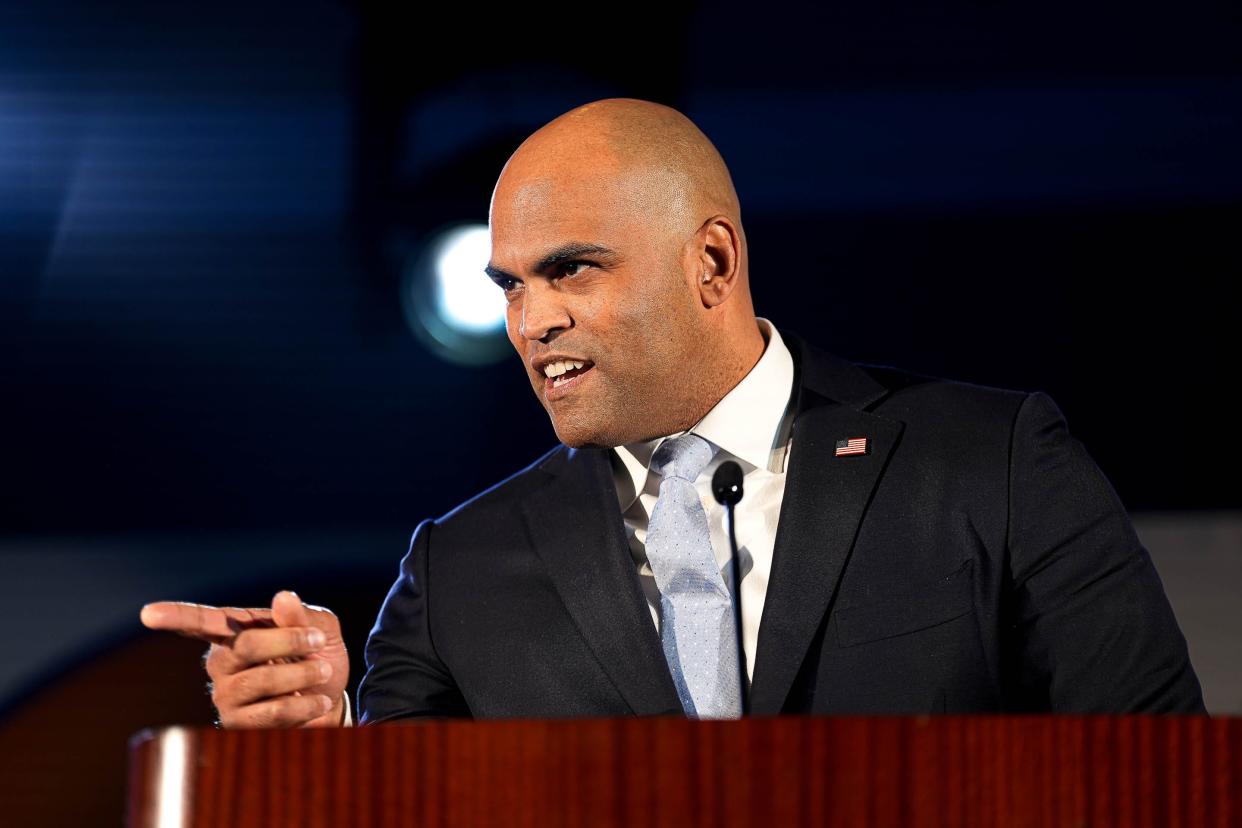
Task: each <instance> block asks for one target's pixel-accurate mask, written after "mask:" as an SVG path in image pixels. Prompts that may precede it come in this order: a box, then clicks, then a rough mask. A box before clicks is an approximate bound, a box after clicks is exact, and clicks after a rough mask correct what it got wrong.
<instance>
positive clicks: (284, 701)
mask: <svg viewBox="0 0 1242 828" xmlns="http://www.w3.org/2000/svg"><path fill="white" fill-rule="evenodd" d="M302 707H303V704H302V697H300V696H282V697H280V698H279V699H276V701H275V702H273V704H272V722H273V724H281V725H290V724H297V723H299V722H301V721H302V719H303V716H302Z"/></svg>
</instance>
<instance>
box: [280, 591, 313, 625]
mask: <svg viewBox="0 0 1242 828" xmlns="http://www.w3.org/2000/svg"><path fill="white" fill-rule="evenodd" d="M272 620H273V621H275V622H276V626H278V627H309V626H310V625H311V620H310V613H308V612H307V611H306V606H305V605H304V604H303V603H302V599H301V598H299V597H298V594H297V593H296V592H292V591H291V590H287V589H286V590H282V591H280V592H278V593H276V597H274V598H273V599H272Z"/></svg>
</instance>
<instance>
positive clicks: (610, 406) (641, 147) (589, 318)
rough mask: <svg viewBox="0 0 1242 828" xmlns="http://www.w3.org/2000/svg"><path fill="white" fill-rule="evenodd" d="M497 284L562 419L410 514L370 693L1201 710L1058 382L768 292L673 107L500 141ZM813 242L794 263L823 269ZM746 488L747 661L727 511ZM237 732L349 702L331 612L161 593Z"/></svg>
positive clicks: (590, 115)
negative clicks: (475, 482) (972, 376)
mask: <svg viewBox="0 0 1242 828" xmlns="http://www.w3.org/2000/svg"><path fill="white" fill-rule="evenodd" d="M490 227H491V233H492V251H491V252H492V255H491V263H490V264H489V266H488V268H487V270H488V274H489V275H490V276H491V278H492V279H493V280H494V281H495V282H496V283H497V284H498V285H499V287H500V288H501V289H503V290H504V291H505V295H506V297H507V299H508V317H507V330H508V335H509V339H510V341H511V342H512V344H513V346H514V348H515V349H516V351H517V352H518V354H519V356H520V357H521V358H522V362H523V364H524V366H525V369H526V372H527V374H528V376H529V378H530V380H531V384H532V387H533V388H534V391H535V395H536V397H537V398H538V399H539V400H540V402H541V403H542V404H543V406H544V407H545V409H546V410H547V412H548V415H549V417H550V418H551V420H552V424H553V426H554V428H555V430H556V434H557V436H558V438H559V439H560V441H561V445H558V446H557V447H556V448H555V449H553V450H552V451H550V452H548V453H547V454H545V455H544V456H543V457H541V458H540V459H539V460H537V461H536V462H535V463H534V464H532V465H531V466H529V467H528V468H526V469H524V470H523V471H521V472H519V473H517V474H516V475H514V476H513V477H510V478H509V479H507V480H505V481H503V482H502V483H500V484H498V485H497V486H495V487H493V488H491V489H489V490H488V491H486V492H483V493H482V494H480V495H478V496H477V497H475V498H473V499H472V500H470V501H468V502H466V503H464V504H462V505H461V506H460V507H458V508H457V509H455V510H453V511H452V512H450V513H449V514H447V515H445V516H444V517H442V518H439V519H438V520H434V521H433V520H428V521H424V522H423V523H422V524H420V525H419V526H418V528H417V530H416V531H415V532H414V535H413V538H412V540H411V544H410V549H409V553H408V554H407V555H406V557H405V558H404V559H403V560H402V562H401V574H400V577H399V578H398V580H397V582H396V583H395V584H394V585H393V588H392V590H391V592H390V593H389V596H388V598H387V600H386V601H385V603H384V606H383V608H382V609H381V611H380V614H379V618H378V620H377V622H376V625H375V627H374V629H373V630H372V632H371V636H370V638H369V640H368V643H367V649H366V656H367V664H368V672H367V674H366V676H365V677H364V678H363V681H362V683H361V686H360V688H359V693H358V701H359V707H360V718H361V721H363V722H375V721H382V720H392V719H399V718H411V717H419V716H458V715H460V716H467V715H473V716H476V717H498V716H588V715H629V714H689V715H695V716H702V717H708V716H723V717H732V716H736V715H738V714H739V713H740V712H741V710H742V708H743V705H744V704H745V705H748V708H749V710H750V711H751V712H753V713H756V714H775V713H781V712H814V713H929V712H965V711H998V712H999V711H1064V712H1091V711H1099V712H1118V713H1121V712H1139V711H1162V712H1167V711H1186V712H1202V711H1203V701H1202V695H1201V692H1200V687H1199V683H1198V680H1197V678H1196V676H1195V674H1194V671H1193V669H1192V667H1191V665H1190V661H1189V657H1188V654H1187V649H1186V643H1185V640H1184V638H1183V637H1182V634H1181V632H1180V630H1179V629H1178V626H1177V623H1176V621H1175V619H1174V617H1173V614H1172V611H1171V609H1170V607H1169V604H1168V601H1167V600H1166V598H1165V595H1164V592H1163V588H1162V586H1161V583H1160V579H1159V577H1158V576H1157V574H1156V571H1155V569H1154V568H1153V566H1152V563H1151V560H1150V558H1149V556H1148V554H1147V552H1146V550H1145V549H1144V548H1143V547H1142V545H1141V544H1140V543H1139V540H1138V538H1137V536H1136V535H1135V533H1134V530H1133V528H1132V526H1131V524H1130V521H1129V519H1128V518H1127V516H1126V514H1125V511H1124V509H1123V508H1122V505H1121V503H1120V502H1119V500H1118V498H1117V496H1116V494H1115V492H1114V491H1113V489H1112V488H1111V486H1110V485H1109V483H1108V481H1107V480H1106V479H1105V478H1104V476H1103V475H1102V474H1101V472H1100V471H1099V469H1098V468H1097V467H1096V465H1095V464H1094V462H1093V461H1092V460H1091V459H1090V457H1089V456H1088V454H1087V453H1086V451H1085V450H1084V448H1083V447H1082V445H1081V444H1080V443H1079V442H1078V441H1076V440H1075V439H1074V438H1072V437H1071V436H1070V435H1069V433H1068V430H1067V426H1066V422H1065V420H1064V418H1063V417H1062V415H1061V412H1060V411H1059V409H1058V408H1057V406H1056V405H1055V403H1053V401H1052V400H1051V399H1050V398H1049V397H1048V396H1047V395H1045V394H1043V393H1040V392H1034V393H1029V394H1028V393H1024V392H1020V391H1011V390H1005V389H999V388H988V387H983V386H977V385H971V384H968V383H960V382H950V381H946V380H942V379H937V378H932V377H922V376H917V375H913V374H910V373H907V372H902V371H899V370H896V369H894V368H890V367H884V366H874V365H858V364H854V363H851V362H848V361H846V360H844V359H842V358H840V357H837V356H835V355H832V354H829V353H826V352H823V351H821V350H818V349H816V348H814V347H812V346H811V345H809V344H807V343H805V342H803V341H802V340H800V339H798V338H797V337H794V336H792V335H786V334H782V332H780V331H778V330H777V329H776V327H775V326H773V325H772V324H771V323H770V322H768V321H767V320H764V319H760V318H758V317H756V316H755V312H754V308H753V305H752V302H751V297H750V285H749V265H748V258H747V246H746V237H745V234H744V233H743V230H742V222H741V213H740V208H739V204H738V199H737V195H736V193H735V192H734V188H733V185H732V181H731V179H730V176H729V173H728V170H727V168H726V167H725V165H724V162H723V160H722V159H721V158H720V156H719V154H718V153H717V152H716V150H715V148H714V147H713V146H712V144H711V142H710V141H709V140H708V139H707V138H706V136H704V135H703V134H702V133H701V132H700V131H699V130H698V129H697V127H695V126H694V124H692V123H691V122H690V121H689V120H688V119H686V118H685V117H684V116H683V115H681V114H680V113H678V112H676V111H674V110H672V109H669V108H667V107H664V106H660V105H657V104H653V103H649V102H645V101H637V100H632V99H608V100H603V101H597V102H594V103H591V104H587V105H585V106H582V107H579V108H577V109H575V110H572V111H570V112H568V113H565V114H564V115H562V116H560V117H559V118H557V119H555V120H553V121H552V122H550V123H549V124H547V125H545V126H544V127H543V128H541V129H540V130H539V131H537V132H536V133H534V134H533V135H532V136H530V138H528V139H527V140H526V141H525V142H524V143H523V144H522V145H521V146H520V147H519V148H518V149H517V151H516V152H514V154H513V156H512V157H511V158H510V160H509V162H508V163H507V164H506V166H505V168H504V170H503V171H502V172H501V175H500V178H499V180H498V181H497V184H496V188H495V192H494V194H493V198H492V204H491V213H490ZM812 266H813V265H812ZM726 460H733V461H735V462H738V463H739V465H740V466H741V467H742V469H743V471H744V472H745V478H744V490H745V493H744V497H743V499H742V501H741V503H740V504H739V506H738V507H737V509H738V515H737V530H738V531H737V541H738V546H739V554H740V558H741V560H742V567H741V571H742V575H743V578H742V590H741V591H742V607H741V608H742V619H741V636H742V642H743V646H742V648H741V650H742V652H741V653H740V654H739V653H738V651H737V647H736V643H735V639H734V636H736V635H737V632H738V631H737V627H736V624H735V622H734V620H733V615H732V611H733V599H732V595H731V592H730V590H729V586H728V582H729V580H730V578H729V576H730V574H731V570H730V568H729V563H728V562H729V549H728V544H727V540H726V536H725V534H724V531H723V528H722V526H723V523H722V520H723V514H722V511H721V509H720V507H719V506H718V505H716V504H715V503H714V501H713V499H712V497H711V493H710V481H711V477H712V473H713V471H714V470H715V469H716V468H718V467H719V466H720V465H721V463H723V462H725V461H726ZM142 618H143V621H144V623H146V624H147V625H148V626H151V627H154V628H162V629H174V630H177V631H179V632H182V633H184V634H188V635H194V636H197V637H200V638H204V639H206V640H209V641H211V642H212V647H211V650H210V652H209V655H208V658H207V671H208V673H209V675H210V676H211V678H212V682H213V699H214V701H215V703H216V706H217V708H218V710H219V712H220V719H221V722H222V724H224V725H225V726H261V725H268V726H271V725H285V726H290V725H309V726H330V725H336V724H341V723H349V722H351V721H352V714H351V712H350V711H349V709H348V707H349V705H348V700H347V699H346V698H345V695H344V692H343V691H344V688H345V684H346V680H347V670H348V662H347V660H346V657H345V651H344V647H343V645H342V644H341V637H340V629H339V625H338V624H337V622H336V619H335V617H334V616H333V615H332V614H331V613H330V612H328V611H327V610H324V609H322V608H315V607H307V606H304V605H303V604H302V603H301V601H300V600H299V599H298V598H297V597H296V596H294V595H293V594H292V593H280V594H278V595H277V596H276V598H275V599H274V601H273V605H272V608H271V609H270V610H261V609H254V610H233V609H217V608H212V607H199V606H195V605H187V604H176V603H161V604H153V605H149V606H148V607H146V608H144V610H143V615H142Z"/></svg>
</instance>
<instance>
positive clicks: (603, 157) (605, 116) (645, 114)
mask: <svg viewBox="0 0 1242 828" xmlns="http://www.w3.org/2000/svg"><path fill="white" fill-rule="evenodd" d="M564 177H578V178H581V179H586V180H590V179H592V178H595V179H598V178H600V177H607V178H608V179H609V180H610V182H611V183H612V184H613V185H614V186H619V187H622V188H624V191H625V192H624V195H625V197H626V199H627V205H628V206H629V207H630V209H634V210H638V211H641V212H642V213H643V214H645V215H647V216H649V218H650V220H651V222H652V223H654V224H660V225H665V226H667V224H668V223H669V222H670V221H671V222H673V223H674V224H675V226H676V228H677V229H678V230H679V231H683V230H684V231H688V230H691V229H693V227H694V226H697V225H698V224H699V223H700V222H702V221H703V220H704V219H706V218H708V217H709V216H711V215H713V214H722V215H725V216H728V217H729V219H731V220H732V221H733V222H734V223H735V224H737V226H738V228H739V229H740V228H741V222H742V215H741V212H742V211H741V207H740V205H739V203H738V197H737V191H736V190H735V189H734V187H733V180H732V178H731V177H730V175H729V169H728V167H726V166H725V162H724V159H723V158H721V157H720V153H719V152H718V151H717V150H716V147H715V146H714V145H713V144H712V142H711V141H710V140H709V139H708V137H707V136H706V135H704V134H703V131H702V130H700V129H699V128H698V127H697V126H695V124H694V122H693V121H691V120H690V119H689V118H687V117H686V116H685V115H683V114H681V113H680V112H678V111H677V110H675V109H673V108H672V107H669V106H665V105H663V104H658V103H653V102H651V101H643V100H638V99H636V98H606V99H604V100H600V101H593V102H591V103H588V104H584V105H582V106H579V107H577V108H575V109H571V110H570V111H568V112H566V113H565V114H563V115H560V116H559V117H557V118H555V119H554V120H552V121H550V122H548V123H547V124H546V125H544V126H543V127H541V128H540V129H539V130H537V131H536V132H534V133H533V134H532V135H531V136H530V137H529V138H527V139H526V140H525V141H524V142H523V143H522V145H521V146H519V147H518V149H517V150H516V151H515V152H514V153H513V156H512V157H511V158H510V159H509V162H508V163H507V164H506V165H505V168H504V170H503V171H502V172H501V176H500V180H499V181H498V182H497V191H498V192H502V188H504V187H507V185H510V184H512V183H513V181H514V179H517V180H519V181H522V182H526V183H527V185H528V186H531V185H534V187H538V186H539V183H540V182H542V184H543V186H544V187H545V188H546V187H548V186H550V181H551V179H553V178H564ZM494 205H495V193H493V207H494Z"/></svg>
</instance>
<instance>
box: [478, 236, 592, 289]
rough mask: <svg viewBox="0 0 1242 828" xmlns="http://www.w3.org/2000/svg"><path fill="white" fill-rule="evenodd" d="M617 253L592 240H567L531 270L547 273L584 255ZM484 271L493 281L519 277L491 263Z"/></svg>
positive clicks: (546, 254) (548, 253) (550, 251)
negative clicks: (592, 242)
mask: <svg viewBox="0 0 1242 828" xmlns="http://www.w3.org/2000/svg"><path fill="white" fill-rule="evenodd" d="M616 255H617V251H615V250H613V249H612V248H611V247H604V246H603V245H602V244H591V243H590V242H567V243H566V244H562V245H561V246H560V247H554V248H553V249H552V250H549V251H548V252H547V253H545V254H544V255H543V257H542V258H540V259H539V261H537V262H535V264H534V266H533V267H532V268H531V270H532V271H534V272H535V273H546V272H547V271H549V270H551V269H552V268H554V267H556V266H557V265H558V264H563V263H564V262H570V261H573V260H575V259H580V258H582V257H583V256H601V257H610V256H616ZM483 272H484V273H486V274H487V275H488V277H489V278H490V279H491V280H492V281H496V280H497V279H504V278H508V279H516V278H517V277H516V276H514V275H513V274H512V273H509V272H508V271H506V270H502V269H501V268H498V267H494V266H492V265H491V264H488V266H487V267H485V268H483Z"/></svg>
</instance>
